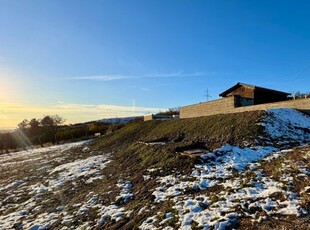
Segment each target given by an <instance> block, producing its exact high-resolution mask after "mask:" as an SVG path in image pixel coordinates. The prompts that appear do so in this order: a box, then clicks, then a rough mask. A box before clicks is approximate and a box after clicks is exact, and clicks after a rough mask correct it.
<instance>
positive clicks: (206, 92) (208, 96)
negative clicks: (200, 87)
mask: <svg viewBox="0 0 310 230" xmlns="http://www.w3.org/2000/svg"><path fill="white" fill-rule="evenodd" d="M203 96H205V97H206V99H207V101H209V98H210V97H212V96H211V95H210V94H209V89H208V88H207V90H206V91H205V95H203Z"/></svg>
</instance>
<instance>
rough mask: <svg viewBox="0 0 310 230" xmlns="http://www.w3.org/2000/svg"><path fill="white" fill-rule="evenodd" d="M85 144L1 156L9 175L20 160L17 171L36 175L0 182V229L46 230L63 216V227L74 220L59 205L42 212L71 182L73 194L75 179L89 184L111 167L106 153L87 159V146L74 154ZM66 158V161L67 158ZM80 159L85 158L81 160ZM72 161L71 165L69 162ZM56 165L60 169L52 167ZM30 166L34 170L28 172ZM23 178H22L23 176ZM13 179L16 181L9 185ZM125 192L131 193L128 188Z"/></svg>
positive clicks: (88, 201) (80, 210)
mask: <svg viewBox="0 0 310 230" xmlns="http://www.w3.org/2000/svg"><path fill="white" fill-rule="evenodd" d="M85 143H86V142H85V141H83V142H78V143H71V144H65V145H58V146H52V147H48V148H41V149H34V150H29V151H21V152H16V153H14V154H12V156H6V155H2V156H0V161H1V162H5V167H4V168H1V171H3V172H6V171H5V169H6V168H8V169H10V168H9V167H12V168H14V162H20V159H22V162H23V163H22V164H21V166H19V168H18V169H16V171H17V172H18V171H19V170H25V169H27V171H28V172H27V173H29V172H31V171H33V172H34V173H35V174H37V175H33V174H32V175H33V176H31V177H29V176H24V178H23V179H22V180H21V179H18V180H14V177H13V178H11V179H10V178H9V179H6V180H5V179H4V180H0V183H1V187H0V195H1V198H3V199H2V200H1V201H0V229H11V228H24V229H47V228H49V227H50V226H52V225H53V224H54V223H56V222H57V221H59V219H61V218H62V217H64V218H63V223H64V224H68V223H70V220H72V218H73V217H72V216H70V215H69V214H68V213H66V212H65V211H64V209H65V206H59V207H58V208H56V209H55V210H54V211H44V212H42V211H41V210H42V209H44V208H45V207H44V205H49V203H50V202H53V199H55V198H54V196H55V195H56V197H57V193H59V191H60V189H61V188H62V186H64V185H65V184H66V183H68V182H72V184H71V185H70V187H71V190H72V191H74V189H75V185H76V183H75V180H77V179H82V180H83V181H85V184H87V183H92V182H93V181H95V180H97V179H101V178H102V177H103V176H104V175H101V172H100V170H102V169H103V168H105V167H106V166H107V165H108V164H109V162H110V161H109V160H108V159H109V157H110V155H109V154H103V155H96V156H88V157H86V158H85V157H84V155H83V152H85V151H87V150H89V149H88V147H87V146H86V147H84V148H83V149H79V151H80V152H75V151H76V149H74V148H75V147H79V146H82V145H83V144H85ZM86 148H87V149H86ZM66 151H69V153H70V154H71V155H70V154H68V153H66V154H65V152H66ZM86 156H87V155H86ZM31 157H34V158H31ZM65 157H67V158H66V159H64V158H65ZM79 157H84V158H83V159H78V158H79ZM24 159H26V160H27V161H25V160H24ZM59 159H63V160H59ZM70 159H71V162H68V161H70ZM62 161H65V162H66V163H63V164H61V163H60V162H62ZM53 164H56V165H57V166H55V167H53V166H52V165H53ZM23 167H25V169H23ZM28 167H30V168H31V169H30V170H28ZM35 167H39V168H38V169H37V168H35ZM38 172H41V173H42V175H40V174H38ZM20 176H21V177H23V174H21V175H20ZM0 179H1V178H0ZM12 179H13V181H12V182H10V183H8V182H9V181H10V180H12ZM5 183H8V184H5ZM126 189H127V190H128V193H129V188H128V186H127V187H126ZM127 190H124V191H127ZM51 192H52V194H51ZM53 193H55V195H54V194H53ZM50 199H51V200H50ZM56 199H57V198H56ZM58 199H59V198H58ZM96 201H97V200H96V196H94V197H91V198H90V199H88V200H87V202H86V203H85V204H84V205H82V207H81V208H80V209H79V212H78V213H77V214H78V215H81V214H83V209H84V210H86V209H87V207H89V206H92V205H93V204H94V203H96ZM45 210H46V209H45Z"/></svg>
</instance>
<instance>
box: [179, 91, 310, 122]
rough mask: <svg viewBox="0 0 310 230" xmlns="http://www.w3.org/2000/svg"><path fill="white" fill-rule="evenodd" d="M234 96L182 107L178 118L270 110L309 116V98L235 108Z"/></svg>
mask: <svg viewBox="0 0 310 230" xmlns="http://www.w3.org/2000/svg"><path fill="white" fill-rule="evenodd" d="M235 100H236V98H235V97H234V96H232V97H228V98H222V99H218V100H214V101H209V102H203V103H199V104H194V105H189V106H184V107H181V108H180V118H190V117H203V116H210V115H215V114H225V113H238V112H245V111H253V110H266V109H271V108H292V109H297V110H300V111H302V112H305V113H308V114H310V98H307V99H298V100H290V101H282V102H274V103H266V104H260V105H250V106H244V107H237V108H235Z"/></svg>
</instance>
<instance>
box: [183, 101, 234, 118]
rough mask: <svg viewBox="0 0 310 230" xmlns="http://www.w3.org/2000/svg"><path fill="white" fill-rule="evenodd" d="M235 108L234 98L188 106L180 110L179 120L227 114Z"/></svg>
mask: <svg viewBox="0 0 310 230" xmlns="http://www.w3.org/2000/svg"><path fill="white" fill-rule="evenodd" d="M234 108H235V97H234V96H231V97H225V98H222V99H218V100H214V101H208V102H202V103H199V104H194V105H188V106H184V107H181V108H180V118H190V117H203V116H210V115H214V114H219V113H229V112H232V110H233V109H234Z"/></svg>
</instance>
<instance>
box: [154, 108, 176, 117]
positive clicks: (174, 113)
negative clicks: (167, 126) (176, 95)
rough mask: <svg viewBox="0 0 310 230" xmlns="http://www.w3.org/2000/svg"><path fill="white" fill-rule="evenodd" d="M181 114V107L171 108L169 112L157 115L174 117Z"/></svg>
mask: <svg viewBox="0 0 310 230" xmlns="http://www.w3.org/2000/svg"><path fill="white" fill-rule="evenodd" d="M179 114H180V107H175V108H169V109H168V110H166V111H164V112H159V113H157V115H165V116H173V115H179Z"/></svg>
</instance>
